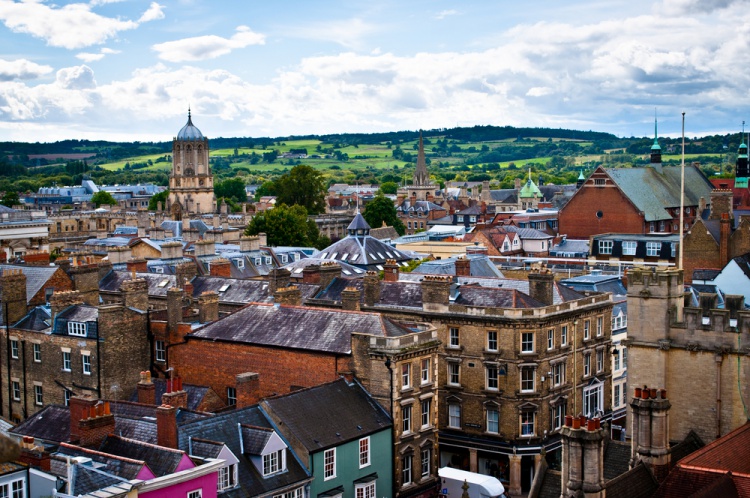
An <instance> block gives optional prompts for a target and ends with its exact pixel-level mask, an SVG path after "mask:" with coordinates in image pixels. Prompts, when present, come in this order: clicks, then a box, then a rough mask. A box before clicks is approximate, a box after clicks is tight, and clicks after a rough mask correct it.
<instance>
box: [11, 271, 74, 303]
mask: <svg viewBox="0 0 750 498" xmlns="http://www.w3.org/2000/svg"><path fill="white" fill-rule="evenodd" d="M58 269H60V267H59V266H26V265H0V271H6V270H21V271H22V272H23V274H24V275H25V276H26V302H27V303H28V302H30V301H31V299H32V298H33V297H34V296H35V295H36V294H37V292H39V291H40V290H41V289H42V287H44V285H45V284H46V283H47V281H48V280H49V279H50V278H52V276H53V275H54V274H55V272H56V271H57V270H58Z"/></svg>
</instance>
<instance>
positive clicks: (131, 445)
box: [99, 434, 186, 477]
mask: <svg viewBox="0 0 750 498" xmlns="http://www.w3.org/2000/svg"><path fill="white" fill-rule="evenodd" d="M99 451H102V452H103V453H109V454H111V455H116V456H120V457H125V458H130V459H132V460H141V461H144V462H146V464H147V465H148V467H149V469H151V471H152V472H153V473H154V474H155V475H156V477H162V476H166V475H169V474H173V473H175V472H176V471H177V466H178V465H179V464H180V462H181V461H182V459H183V457H185V456H186V455H185V452H184V451H181V450H175V449H172V448H165V447H164V446H157V445H155V444H149V443H144V442H142V441H136V440H135V439H127V438H123V437H120V436H115V435H112V434H110V435H108V436H107V437H106V438H104V441H103V442H102V445H101V447H100V448H99Z"/></svg>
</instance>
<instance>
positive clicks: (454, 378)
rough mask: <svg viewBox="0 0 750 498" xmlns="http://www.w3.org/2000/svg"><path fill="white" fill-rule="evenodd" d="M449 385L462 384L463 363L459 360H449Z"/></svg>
mask: <svg viewBox="0 0 750 498" xmlns="http://www.w3.org/2000/svg"><path fill="white" fill-rule="evenodd" d="M448 385H451V386H460V385H461V364H460V363H457V362H448Z"/></svg>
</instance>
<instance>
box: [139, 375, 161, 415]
mask: <svg viewBox="0 0 750 498" xmlns="http://www.w3.org/2000/svg"><path fill="white" fill-rule="evenodd" d="M137 389H138V402H139V403H143V404H144V405H152V406H153V405H155V404H156V386H155V385H154V383H153V382H151V372H149V371H148V370H145V371H143V372H141V380H140V381H138V386H137Z"/></svg>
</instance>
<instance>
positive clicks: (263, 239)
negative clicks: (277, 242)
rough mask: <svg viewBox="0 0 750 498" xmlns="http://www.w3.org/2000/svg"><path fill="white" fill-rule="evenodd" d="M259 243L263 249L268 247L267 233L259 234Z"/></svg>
mask: <svg viewBox="0 0 750 498" xmlns="http://www.w3.org/2000/svg"><path fill="white" fill-rule="evenodd" d="M258 243H259V244H260V246H261V247H265V246H267V245H268V237H266V234H265V233H262V232H261V233H259V234H258Z"/></svg>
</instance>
